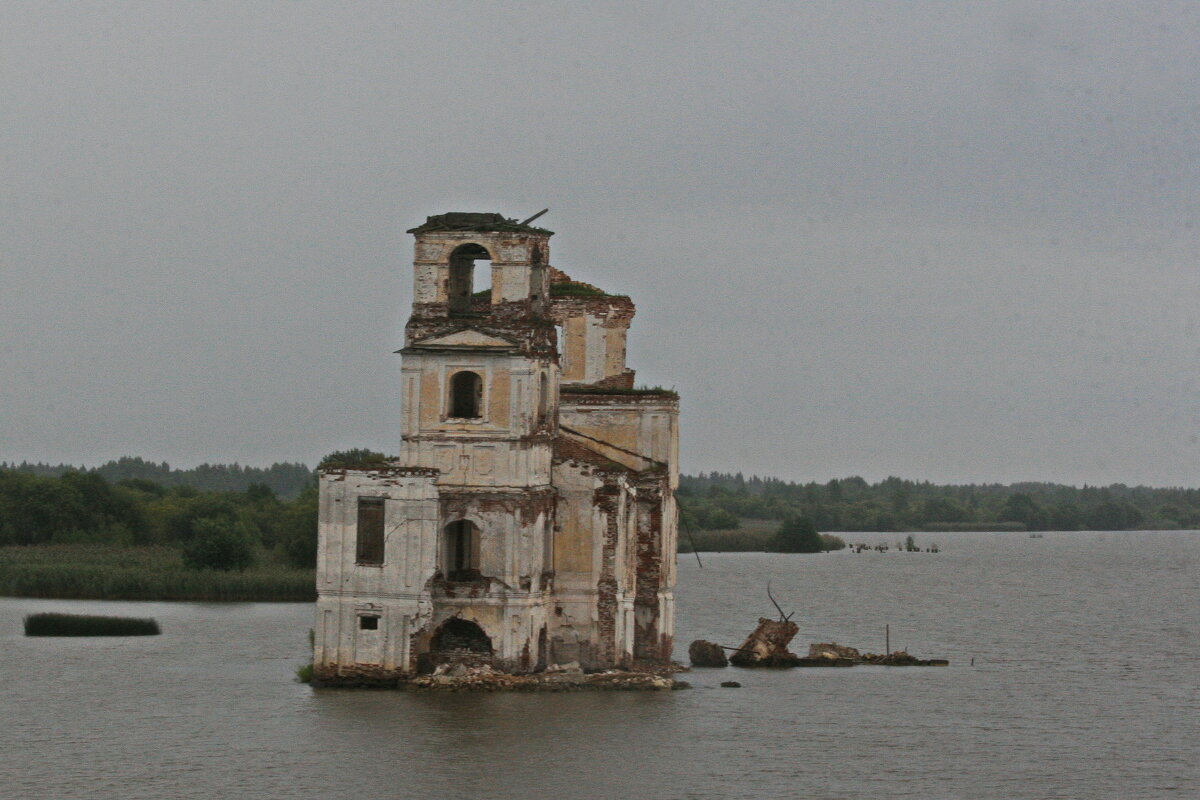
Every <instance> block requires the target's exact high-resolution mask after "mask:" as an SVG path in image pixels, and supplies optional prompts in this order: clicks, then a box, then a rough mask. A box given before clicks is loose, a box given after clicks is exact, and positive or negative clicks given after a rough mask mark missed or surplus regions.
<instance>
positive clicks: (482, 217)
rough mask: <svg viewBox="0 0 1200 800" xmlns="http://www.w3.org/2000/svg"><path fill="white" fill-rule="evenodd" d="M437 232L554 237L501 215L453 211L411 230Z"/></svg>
mask: <svg viewBox="0 0 1200 800" xmlns="http://www.w3.org/2000/svg"><path fill="white" fill-rule="evenodd" d="M435 231H480V232H484V233H497V232H499V233H508V232H511V233H541V234H545V235H547V236H552V235H553V234H554V232H553V231H550V230H546V229H545V228H536V227H534V226H533V225H522V224H521V223H519V222H517V221H516V220H515V219H508V218H507V217H505V216H503V215H501V214H490V213H476V212H471V211H451V212H450V213H448V214H434V215H433V216H431V217H427V218H426V219H425V222H424V223H423V224H421V225H418V226H417V227H415V228H409V230H408V232H409V233H430V232H435Z"/></svg>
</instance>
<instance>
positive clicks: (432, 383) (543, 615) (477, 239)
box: [315, 214, 678, 681]
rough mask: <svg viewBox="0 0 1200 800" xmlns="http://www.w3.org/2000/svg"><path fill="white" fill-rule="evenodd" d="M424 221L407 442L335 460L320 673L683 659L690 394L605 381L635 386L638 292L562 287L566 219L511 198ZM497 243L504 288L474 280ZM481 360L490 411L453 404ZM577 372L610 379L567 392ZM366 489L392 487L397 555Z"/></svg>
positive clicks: (324, 548) (323, 562) (326, 517)
mask: <svg viewBox="0 0 1200 800" xmlns="http://www.w3.org/2000/svg"><path fill="white" fill-rule="evenodd" d="M476 223H478V224H480V225H482V226H483V228H482V229H480V230H461V229H459V228H461V227H462V226H463V225H465V224H476ZM412 232H414V233H416V234H417V242H416V253H415V259H414V281H415V285H414V302H413V309H412V316H411V317H410V319H409V322H408V324H407V326H406V328H405V347H404V349H403V350H402V351H401V353H402V355H403V365H402V371H403V375H402V393H403V397H402V402H403V407H404V413H403V416H402V420H401V452H400V457H399V460H398V461H397V463H396V465H392V466H389V467H388V468H386V469H377V470H339V471H333V472H328V473H326V474H324V475H323V476H322V478H321V522H320V544H319V549H320V556H319V564H318V596H319V600H318V614H317V626H316V630H317V633H316V640H317V648H316V649H317V653H316V656H317V660H316V664H315V667H316V671H317V675H318V677H325V678H329V677H333V676H336V675H353V676H356V677H358V678H361V679H363V680H380V681H386V680H387V679H388V678H389V676H393V677H394V676H396V675H405V674H409V673H411V672H413V671H416V670H419V669H427V668H431V667H432V666H433V664H432V662H433V661H434V660H443V661H445V660H456V661H461V662H463V663H471V664H480V663H487V664H491V665H493V666H495V667H498V668H501V669H505V670H509V671H515V672H525V671H529V670H533V669H536V668H538V667H539V666H545V665H546V664H547V663H554V662H558V663H563V662H569V661H579V662H580V663H582V664H583V665H584V666H585V667H589V668H602V667H610V666H614V665H620V664H630V663H632V662H633V661H634V660H642V661H656V662H662V661H664V660H666V659H668V658H669V657H670V654H671V636H672V632H673V625H674V619H673V616H674V608H673V598H672V588H673V586H674V555H675V536H676V528H675V520H676V511H675V504H674V497H673V491H674V488H675V486H676V484H677V474H678V472H677V470H678V467H677V463H678V401H677V400H676V399H675V397H674V396H673V395H672V394H670V393H641V394H630V393H629V392H628V391H625V393H621V392H614V393H611V394H609V393H604V394H596V393H595V390H596V389H598V388H604V389H607V390H630V389H632V384H633V371H632V370H630V369H628V368H627V367H626V366H625V342H626V332H627V331H628V328H629V324H630V321H631V320H632V318H633V315H634V306H633V303H632V302H630V300H629V299H628V298H626V297H615V296H608V295H593V296H586V297H561V296H560V297H552V296H551V294H550V291H549V285H550V279H551V278H550V274H551V272H554V271H553V269H552V268H551V267H550V266H549V263H548V259H549V246H548V245H549V236H550V233H549V232H548V231H542V230H540V229H535V228H529V227H528V226H522V225H520V224H517V223H513V222H512V221H511V220H504V219H503V218H501V217H499V215H492V214H482V215H481V214H450V215H442V216H440V217H436V218H431V219H430V220H429V222H427V224H426V225H424V226H419V227H418V228H416V229H414V230H413V231H412ZM462 245H471V246H472V248H471V250H470V252H469V253H464V251H462V250H459V251H458V254H457V255H454V254H455V251H456V249H457V248H460V247H461V246H462ZM479 248H482V250H480V249H479ZM484 252H486V254H487V255H489V256H490V257H491V292H490V295H489V296H486V297H485V296H483V295H481V296H479V297H473V296H470V295H468V294H467V289H468V287H470V288H474V287H473V286H471V283H472V282H471V280H470V278H469V276H468V275H469V273H471V272H472V270H474V267H471V266H470V265H471V264H472V263H474V261H473V256H472V255H471V254H470V253H474V254H475V255H474V258H479V259H482V258H483V253H484ZM555 279H556V280H564V279H565V276H563V275H561V273H557V274H556V276H555ZM576 289H577V290H581V291H584V292H589V291H595V290H593V289H590V288H589V287H586V286H583V287H576ZM452 292H453V297H452V296H451V293H452ZM556 324H558V325H561V326H562V330H563V339H562V341H561V342H559V341H558V339H557V334H556V327H555V326H556ZM464 371H469V372H472V373H475V375H478V376H479V378H480V382H479V383H480V392H479V395H478V398H479V407H478V416H473V413H474V409H471V410H468V411H465V412H462V413H461V415H460V414H459V412H457V411H456V408H458V407H461V406H457V407H456V405H455V404H454V403H453V402H452V385H453V381H454V379H455V375H457V374H459V373H462V372H464ZM467 378H468V379H470V380H473V379H471V378H470V376H467ZM563 382H567V383H575V384H588V385H589V386H590V388H591V389H592V393H589V394H584V393H582V392H580V391H576V392H574V393H567V394H565V395H562V393H561V392H560V386H561V384H562V383H563ZM460 386H461V384H460ZM560 395H561V396H560ZM461 396H462V395H460V397H461ZM471 396H474V395H473V394H472V395H471ZM472 405H473V404H472ZM560 421H561V422H562V426H563V427H560ZM360 496H367V497H383V498H385V502H384V525H385V530H386V538H385V544H384V554H383V563H382V564H378V565H368V564H358V563H355V561H354V559H355V543H356V526H357V507H356V504H357V498H358V497H360ZM463 521H465V522H470V523H471V524H472V526H474V527H472V528H470V530H471V531H474V533H472V534H471V536H472V539H473V541H476V542H477V546H478V560H477V563H476V564H475V565H474V566H472V567H471V569H465V568H463V567H462V565H461V563H459V566H457V567H455V568H454V570H453V571H452V570H451V569H450V568H449V567H448V564H450V562H451V553H452V549H451V547H450V545H448V541H449V536H450V535H451V534H450V533H448V531H447V526H452V527H451V528H450V531H457V530H459V528H460V526H459V525H458V524H457V523H459V522H463ZM475 537H477V538H475ZM363 619H367V620H368V621H369V622H370V624H369V625H368V624H363V623H362V620H363Z"/></svg>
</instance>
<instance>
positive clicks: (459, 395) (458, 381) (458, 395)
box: [450, 372, 483, 419]
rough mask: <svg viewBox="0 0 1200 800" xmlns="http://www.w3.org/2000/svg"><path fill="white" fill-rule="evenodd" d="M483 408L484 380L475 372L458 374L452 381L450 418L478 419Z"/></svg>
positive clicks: (455, 374)
mask: <svg viewBox="0 0 1200 800" xmlns="http://www.w3.org/2000/svg"><path fill="white" fill-rule="evenodd" d="M482 407H483V379H482V378H480V377H479V376H478V375H477V374H475V373H474V372H456V373H454V377H453V378H451V379H450V416H452V417H458V418H459V419H478V418H479V416H480V413H479V410H480V409H481V408H482Z"/></svg>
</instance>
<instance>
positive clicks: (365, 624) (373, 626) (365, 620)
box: [358, 617, 379, 631]
mask: <svg viewBox="0 0 1200 800" xmlns="http://www.w3.org/2000/svg"><path fill="white" fill-rule="evenodd" d="M358 627H359V628H360V629H361V630H364V631H377V630H379V617H359V618H358Z"/></svg>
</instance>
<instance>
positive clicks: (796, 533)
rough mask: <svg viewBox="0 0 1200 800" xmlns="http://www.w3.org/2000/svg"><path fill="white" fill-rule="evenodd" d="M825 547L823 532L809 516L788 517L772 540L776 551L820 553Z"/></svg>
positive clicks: (772, 545)
mask: <svg viewBox="0 0 1200 800" xmlns="http://www.w3.org/2000/svg"><path fill="white" fill-rule="evenodd" d="M824 549H825V546H824V543H823V542H822V541H821V534H819V533H817V528H816V526H815V525H813V523H812V520H810V519H809V518H808V517H788V518H787V519H785V520H784V521H783V524H782V525H780V526H779V530H778V531H777V532H776V533H775V537H774V538H773V539H772V540H771V550H772V551H773V552H776V553H820V552H821V551H823V550H824Z"/></svg>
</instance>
